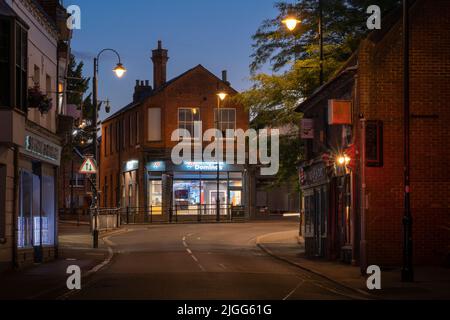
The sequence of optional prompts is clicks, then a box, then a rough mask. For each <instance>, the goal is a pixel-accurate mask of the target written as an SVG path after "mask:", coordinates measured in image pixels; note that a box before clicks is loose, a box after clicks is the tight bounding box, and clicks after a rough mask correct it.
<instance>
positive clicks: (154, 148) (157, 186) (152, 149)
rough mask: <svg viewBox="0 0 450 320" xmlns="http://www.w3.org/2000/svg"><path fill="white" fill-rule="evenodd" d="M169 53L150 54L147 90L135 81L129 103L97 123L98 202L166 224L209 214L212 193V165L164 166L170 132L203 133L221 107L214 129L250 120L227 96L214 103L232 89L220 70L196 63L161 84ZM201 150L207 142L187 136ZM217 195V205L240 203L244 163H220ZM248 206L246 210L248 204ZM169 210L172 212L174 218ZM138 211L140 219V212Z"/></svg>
mask: <svg viewBox="0 0 450 320" xmlns="http://www.w3.org/2000/svg"><path fill="white" fill-rule="evenodd" d="M168 59H169V58H168V51H167V50H166V49H163V48H162V44H161V41H159V42H158V48H157V49H155V50H153V52H152V61H153V79H154V83H153V87H152V86H151V85H150V84H149V81H139V80H138V81H136V86H135V90H134V94H133V101H132V102H131V103H130V104H129V105H127V106H126V107H124V108H122V109H121V110H119V111H118V112H117V113H115V114H114V115H112V116H111V117H109V118H108V119H106V120H105V121H103V123H102V142H101V150H100V163H101V165H100V175H99V179H100V181H99V182H100V191H101V201H100V205H101V206H103V207H121V208H130V209H129V210H133V212H134V213H139V214H141V215H140V216H141V218H142V219H144V220H145V219H148V218H149V215H150V216H151V218H152V219H153V218H155V217H156V218H161V219H167V218H168V217H169V216H171V215H173V214H177V215H185V216H188V215H197V214H200V215H209V214H210V213H213V212H214V211H213V210H212V208H211V207H210V206H211V205H212V204H214V203H215V201H216V200H217V199H216V194H217V184H216V180H217V175H216V171H217V163H207V162H189V163H186V162H185V163H183V164H181V165H175V164H173V163H172V161H171V151H172V148H173V147H174V146H175V145H177V144H178V141H171V135H172V132H173V131H174V130H176V129H179V128H182V129H186V130H188V131H189V132H190V133H191V134H193V133H194V132H193V131H194V124H195V123H198V122H201V123H202V126H203V132H204V131H205V130H207V129H209V128H214V127H215V124H216V118H215V116H216V114H217V108H218V106H219V107H220V114H219V119H220V126H221V128H222V130H224V129H227V128H228V129H234V128H240V129H243V130H244V131H245V130H247V129H248V123H249V115H248V113H247V112H246V111H245V110H244V109H243V108H242V107H241V106H239V105H235V104H234V103H233V102H232V101H231V100H230V99H225V100H224V101H221V100H220V99H218V96H217V94H218V93H219V92H224V93H227V94H228V96H229V97H231V96H233V95H235V94H236V93H237V92H236V91H235V90H234V89H233V88H232V87H231V86H230V84H229V83H228V81H227V79H226V72H223V77H222V79H220V78H218V77H216V76H215V75H214V74H212V73H211V72H210V71H208V70H207V69H206V68H204V67H203V66H201V65H198V66H196V67H194V68H192V69H190V70H188V71H186V72H185V73H183V74H181V75H179V76H177V77H175V78H173V79H172V80H170V81H166V68H167V62H168ZM193 144H197V145H198V144H201V146H202V147H205V146H206V145H207V144H209V143H205V142H202V141H198V140H196V138H194V139H193ZM219 169H220V173H219V176H220V177H219V180H220V182H219V197H220V200H221V203H222V206H224V207H223V208H224V209H223V211H225V204H226V205H235V206H241V205H242V206H243V205H244V204H246V202H245V201H248V198H247V197H245V188H246V187H248V184H246V183H245V181H246V170H245V168H244V166H238V165H227V164H225V163H219ZM247 208H248V207H247ZM174 211H176V212H175V213H174ZM142 213H144V214H142Z"/></svg>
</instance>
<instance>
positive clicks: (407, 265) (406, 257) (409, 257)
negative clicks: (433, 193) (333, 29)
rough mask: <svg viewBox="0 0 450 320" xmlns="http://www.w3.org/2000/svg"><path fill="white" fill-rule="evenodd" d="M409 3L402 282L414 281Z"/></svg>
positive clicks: (405, 6)
mask: <svg viewBox="0 0 450 320" xmlns="http://www.w3.org/2000/svg"><path fill="white" fill-rule="evenodd" d="M409 35H410V29H409V1H408V0H403V118H404V136H403V145H404V146H403V150H404V180H405V181H404V183H405V190H404V201H405V204H404V206H405V211H404V215H403V266H402V281H403V282H412V281H414V270H413V240H412V223H413V219H412V213H411V199H410V190H411V188H410V137H409V131H410V123H409V119H410V93H409Z"/></svg>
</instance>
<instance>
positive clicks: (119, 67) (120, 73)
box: [113, 62, 127, 78]
mask: <svg viewBox="0 0 450 320" xmlns="http://www.w3.org/2000/svg"><path fill="white" fill-rule="evenodd" d="M113 71H114V73H115V74H116V76H117V77H118V78H122V77H123V75H124V74H125V72H127V69H125V67H124V66H123V64H121V63H120V62H119V63H118V64H117V66H116V67H115V68H114V69H113Z"/></svg>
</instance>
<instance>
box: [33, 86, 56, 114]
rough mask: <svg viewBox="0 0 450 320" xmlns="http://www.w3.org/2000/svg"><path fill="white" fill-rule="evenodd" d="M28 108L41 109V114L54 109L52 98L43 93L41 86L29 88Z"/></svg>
mask: <svg viewBox="0 0 450 320" xmlns="http://www.w3.org/2000/svg"><path fill="white" fill-rule="evenodd" d="M28 108H32V109H39V111H40V112H41V114H46V113H48V112H49V111H50V110H51V109H52V99H51V98H49V97H48V95H46V94H43V93H42V92H41V90H40V89H39V86H34V87H32V88H29V89H28Z"/></svg>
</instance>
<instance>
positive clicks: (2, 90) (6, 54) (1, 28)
mask: <svg viewBox="0 0 450 320" xmlns="http://www.w3.org/2000/svg"><path fill="white" fill-rule="evenodd" d="M10 52H11V22H10V21H9V20H4V19H0V70H2V72H0V107H10V106H11V64H10V63H11V54H10Z"/></svg>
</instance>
